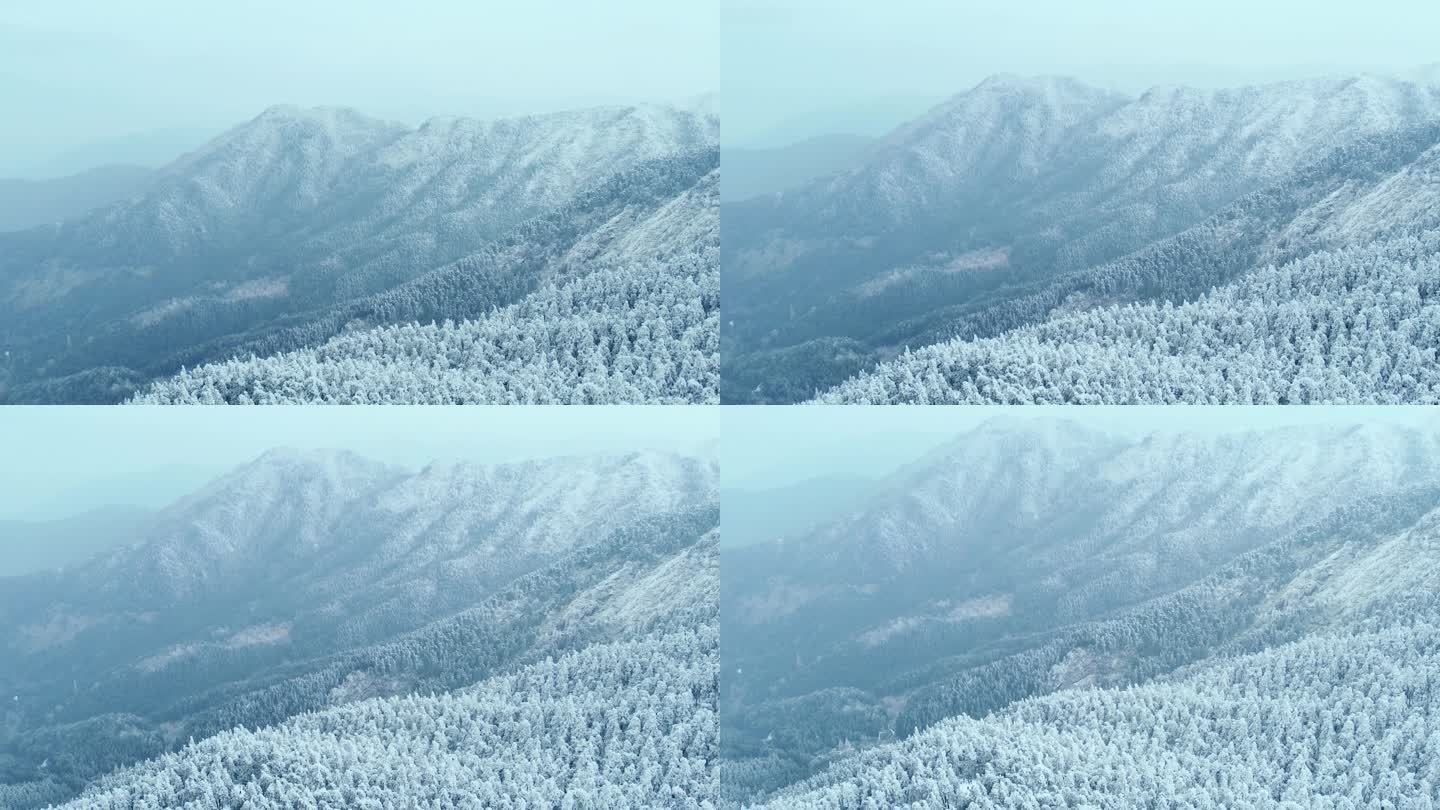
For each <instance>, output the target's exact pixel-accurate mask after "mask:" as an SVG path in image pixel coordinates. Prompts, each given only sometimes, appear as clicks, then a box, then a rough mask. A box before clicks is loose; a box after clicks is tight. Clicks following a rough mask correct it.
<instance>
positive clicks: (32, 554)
mask: <svg viewBox="0 0 1440 810" xmlns="http://www.w3.org/2000/svg"><path fill="white" fill-rule="evenodd" d="M148 516H149V512H148V511H147V510H145V509H143V508H139V507H133V506H102V507H97V508H95V509H90V510H87V511H85V512H81V513H80V514H78V515H72V516H70V517H66V518H63V519H60V520H49V521H33V520H0V538H3V540H0V543H3V545H0V577H8V576H16V575H19V574H32V573H35V572H37V571H43V570H45V569H49V568H59V567H62V566H65V565H69V564H70V563H78V562H81V561H83V560H85V559H86V558H87V557H90V556H93V555H94V554H97V553H99V552H102V551H108V550H110V549H113V548H115V547H117V546H120V545H124V544H125V543H127V542H131V541H133V540H134V533H135V531H136V530H137V529H138V528H139V527H140V526H141V525H143V524H144V523H145V520H146V518H147V517H148Z"/></svg>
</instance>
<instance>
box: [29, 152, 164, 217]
mask: <svg viewBox="0 0 1440 810" xmlns="http://www.w3.org/2000/svg"><path fill="white" fill-rule="evenodd" d="M153 177H154V171H153V170H151V169H148V168H145V167H143V166H102V167H99V168H95V169H87V170H86V171H83V172H80V173H79V174H74V175H70V176H68V177H61V178H56V179H53V180H0V231H22V230H25V229H27V228H34V227H37V226H40V225H53V224H55V223H58V222H60V221H61V220H65V219H70V218H72V217H78V216H82V215H84V214H87V213H89V212H91V211H93V210H95V209H96V208H102V207H104V206H107V205H110V204H111V203H115V202H118V201H120V200H125V199H129V198H130V197H133V196H135V195H138V194H139V193H141V192H142V191H144V190H145V187H146V186H147V185H148V184H149V182H150V180H151V179H152V178H153Z"/></svg>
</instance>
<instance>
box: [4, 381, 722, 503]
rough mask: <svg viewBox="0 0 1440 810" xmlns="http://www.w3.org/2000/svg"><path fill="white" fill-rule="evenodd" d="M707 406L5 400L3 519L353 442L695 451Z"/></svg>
mask: <svg viewBox="0 0 1440 810" xmlns="http://www.w3.org/2000/svg"><path fill="white" fill-rule="evenodd" d="M718 425H719V416H718V414H716V412H715V410H714V409H711V408H694V407H687V406H673V407H671V406H629V407H588V408H577V407H564V406H555V407H527V408H514V407H504V406H495V407H464V408H427V407H420V406H415V407H404V406H393V407H372V408H354V407H343V406H335V407H251V408H222V407H190V408H185V407H176V408H169V407H84V406H73V407H26V406H10V407H4V408H0V447H3V448H4V463H3V464H0V520H3V519H8V518H14V519H25V520H47V519H52V518H56V517H61V516H63V515H65V514H71V513H74V512H80V511H84V510H86V509H89V508H93V507H96V506H106V505H115V504H120V503H123V504H135V505H139V506H147V507H158V506H163V505H165V504H167V503H169V502H171V501H173V500H174V499H175V498H177V497H179V496H181V495H184V494H186V493H188V492H190V491H192V490H193V489H194V488H196V487H198V486H199V485H201V484H203V483H205V482H206V481H208V480H210V479H212V478H214V477H216V476H217V475H220V474H222V473H224V472H225V471H227V470H229V469H232V468H234V467H236V466H238V465H240V464H244V463H246V462H248V461H250V460H252V459H254V458H255V457H257V456H259V455H260V454H261V453H264V452H265V451H266V450H269V449H271V448H274V447H294V448H315V449H340V450H351V451H353V452H356V453H359V454H361V455H364V456H368V457H371V458H375V459H379V460H382V461H388V462H391V463H395V464H402V465H405V466H408V467H412V468H419V467H421V466H423V465H424V464H427V463H429V462H431V461H436V460H440V461H446V460H469V461H475V462H480V463H494V462H501V461H513V460H516V459H524V458H541V457H552V456H564V455H576V454H588V453H625V452H630V451H633V450H642V449H650V450H661V451H671V452H681V453H694V452H699V451H701V450H702V449H705V448H707V447H709V446H711V445H713V442H714V440H715V438H716V436H717V432H718Z"/></svg>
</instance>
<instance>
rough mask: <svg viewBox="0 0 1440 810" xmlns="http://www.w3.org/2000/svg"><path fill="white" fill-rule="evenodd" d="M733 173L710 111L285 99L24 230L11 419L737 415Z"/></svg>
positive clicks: (6, 239) (11, 289) (9, 357)
mask: <svg viewBox="0 0 1440 810" xmlns="http://www.w3.org/2000/svg"><path fill="white" fill-rule="evenodd" d="M718 176H719V149H718V119H717V118H716V116H715V114H714V112H713V110H711V109H709V107H708V105H707V104H705V103H703V102H697V103H695V104H692V105H690V106H686V107H671V106H640V107H614V108H610V107H607V108H596V109H588V110H581V111H575V112H567V113H557V114H551V115H538V116H528V117H524V118H516V119H502V120H498V121H476V120H470V119H451V118H437V119H432V120H429V121H427V122H425V123H424V124H422V125H421V126H419V127H418V128H415V129H410V128H407V127H404V126H402V125H399V124H394V123H390V122H386V121H381V120H377V119H372V118H368V117H366V116H364V115H362V114H360V113H358V112H355V111H353V110H347V109H335V108H322V109H299V108H291V107H276V108H272V109H269V110H266V111H265V112H264V113H263V114H261V115H260V116H258V117H256V118H255V119H253V120H251V121H249V122H246V123H244V124H242V125H240V126H238V127H235V128H233V129H232V130H230V131H228V132H226V133H224V134H222V135H220V136H218V137H216V138H215V139H213V140H212V141H211V142H209V143H207V144H206V145H205V146H204V147H203V148H201V149H199V150H197V151H196V152H193V153H191V154H188V155H186V156H184V157H183V158H180V159H179V160H177V161H175V162H174V163H173V164H171V165H169V166H167V167H165V168H164V169H161V170H159V171H158V172H156V173H155V174H154V175H152V177H151V178H150V180H149V181H148V182H147V185H146V186H145V188H144V190H143V192H141V193H137V195H136V196H134V197H132V198H130V199H125V200H122V201H119V202H115V203H113V204H110V205H108V206H106V207H103V208H100V209H98V210H96V211H93V212H91V213H87V214H84V215H81V216H77V217H74V218H71V219H67V220H65V221H63V222H60V223H59V224H57V225H53V226H46V227H41V228H32V229H29V230H23V231H16V232H13V233H0V279H3V280H0V321H3V323H4V328H3V330H0V349H3V350H4V362H3V365H0V402H14V403H27V402H34V403H110V402H118V401H122V400H126V399H130V398H137V399H139V400H141V401H145V402H152V403H153V402H190V401H194V400H196V399H199V400H203V401H206V402H232V403H240V402H247V401H248V402H273V401H287V402H289V401H305V402H316V401H318V402H400V403H412V402H413V403H419V402H467V403H487V402H496V403H504V402H513V401H521V402H525V401H533V402H580V403H583V402H595V401H599V402H607V403H615V402H683V403H703V402H710V401H714V400H716V399H717V398H718V384H719V381H718V372H717V366H718V363H719V352H718V347H717V345H716V344H717V341H718V323H719V321H718V318H719V315H718V309H719V293H718V288H719V283H718V274H719V265H718V262H719V209H718V205H719V189H718V186H719V180H718ZM176 375H178V376H176Z"/></svg>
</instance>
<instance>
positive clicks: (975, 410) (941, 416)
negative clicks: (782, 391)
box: [720, 405, 1440, 489]
mask: <svg viewBox="0 0 1440 810" xmlns="http://www.w3.org/2000/svg"><path fill="white" fill-rule="evenodd" d="M722 410H723V413H722V414H721V420H720V426H721V427H720V429H721V435H722V437H723V438H722V442H721V445H720V475H721V480H722V481H723V482H724V486H725V487H726V488H732V487H737V488H743V489H769V488H775V487H781V486H785V485H787V484H793V483H798V482H800V481H805V480H809V479H813V478H821V477H826V476H831V475H841V476H849V475H860V476H865V477H869V478H881V477H883V476H885V475H887V474H889V473H891V472H894V471H895V470H896V469H898V468H899V467H901V466H903V465H905V464H908V463H909V462H911V461H914V460H916V459H918V458H920V457H921V456H923V455H924V454H925V453H926V452H928V451H930V450H932V449H934V448H935V447H937V446H939V445H941V444H944V443H945V442H948V441H951V440H952V439H954V438H956V437H957V436H959V435H960V434H962V433H965V432H967V431H970V430H973V429H974V428H976V427H979V426H980V425H982V424H984V423H986V422H988V421H990V420H992V419H1003V420H1006V421H1012V420H1013V421H1016V422H1019V421H1027V420H1034V421H1042V420H1057V419H1058V420H1066V421H1072V422H1077V423H1080V424H1084V425H1087V426H1090V427H1093V428H1095V429H1097V430H1103V431H1106V432H1111V433H1118V434H1121V435H1129V436H1143V435H1146V434H1149V433H1154V432H1157V431H1199V432H1210V433H1213V432H1218V431H1234V430H1254V429H1264V428H1273V427H1281V426H1285V425H1302V424H1317V423H1319V424H1366V423H1395V424H1404V425H1413V426H1428V427H1429V428H1430V429H1433V430H1437V431H1440V409H1436V408H1434V407H1428V406H1414V407H1409V406H1398V407H1375V406H1353V407H1351V406H1346V407H1318V406H1283V405H1281V406H1263V405H1262V406H1233V405H1230V406H1184V405H1181V406H1175V405H1168V406H1154V407H1148V406H1097V407H1089V406H1087V407H1076V406H1054V407H1049V406H1028V407H1005V406H999V405H997V406H983V405H982V406H965V407H944V406H923V405H916V406H894V405H876V406H865V405H855V406H838V405H837V406H804V407H774V406H769V407H766V406H754V407H727V408H723V409H722Z"/></svg>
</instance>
